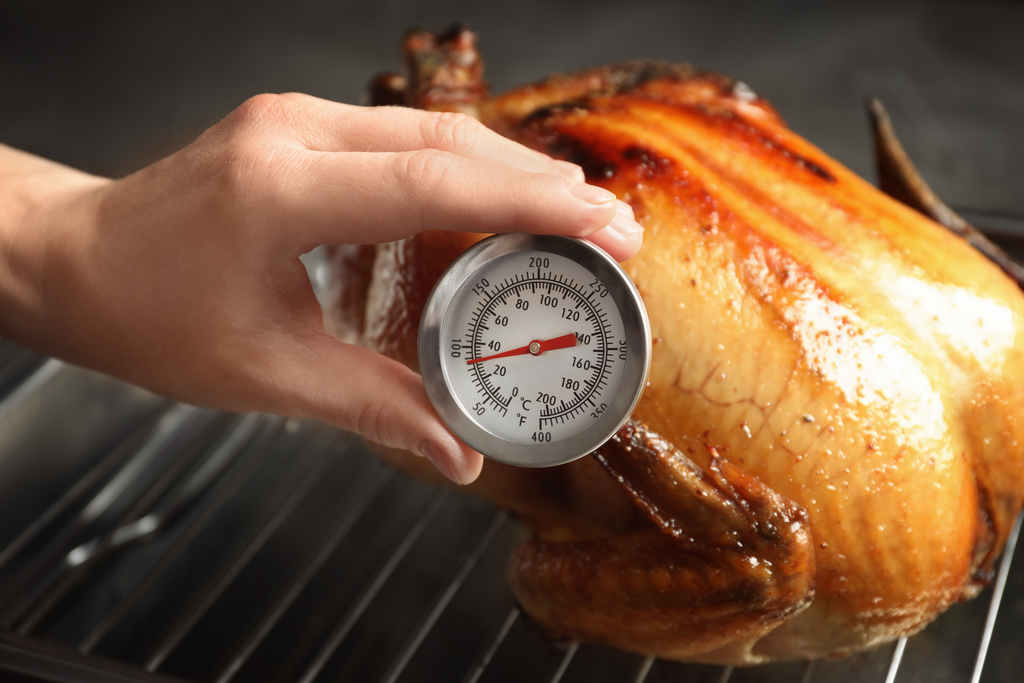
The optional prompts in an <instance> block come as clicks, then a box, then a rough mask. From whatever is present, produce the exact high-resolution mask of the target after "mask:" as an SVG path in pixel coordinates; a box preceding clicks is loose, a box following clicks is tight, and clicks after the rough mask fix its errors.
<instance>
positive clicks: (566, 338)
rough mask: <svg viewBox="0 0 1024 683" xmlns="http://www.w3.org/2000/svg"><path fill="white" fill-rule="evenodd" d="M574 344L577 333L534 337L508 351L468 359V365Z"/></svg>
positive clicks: (535, 353)
mask: <svg viewBox="0 0 1024 683" xmlns="http://www.w3.org/2000/svg"><path fill="white" fill-rule="evenodd" d="M573 346H576V333H575V332H570V333H569V334H563V335H562V336H561V337H554V338H552V339H534V340H533V341H531V342H530V343H529V344H527V345H526V346H520V347H518V348H515V349H509V350H508V351H502V352H501V353H495V354H493V355H490V356H484V357H483V358H471V359H469V360H467V361H466V365H472V364H473V363H483V362H484V361H485V360H494V359H495V358H508V357H509V356H525V355H526V354H531V355H534V356H539V355H540V354H542V353H544V352H545V351H554V350H556V349H568V348H570V347H573Z"/></svg>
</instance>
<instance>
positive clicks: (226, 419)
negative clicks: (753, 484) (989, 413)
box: [0, 221, 1024, 683]
mask: <svg viewBox="0 0 1024 683" xmlns="http://www.w3.org/2000/svg"><path fill="white" fill-rule="evenodd" d="M1015 227H1019V228H1020V229H1021V231H1022V232H1024V221H1020V224H1019V226H1016V224H1015ZM0 501H3V508H2V509H3V514H2V515H0V673H6V675H7V676H8V677H10V678H11V680H15V681H38V680H51V681H75V682H84V683H92V682H95V683H101V682H107V681H119V682H120V681H125V682H127V681H141V682H145V681H172V680H199V681H217V682H218V683H228V682H231V681H301V682H303V683H307V682H312V681H383V682H386V683H399V682H401V683H415V682H416V681H457V682H458V681H461V682H463V683H493V682H497V681H551V682H552V683H558V682H563V683H572V682H576V681H588V682H595V683H596V682H601V681H624V682H629V683H657V682H662V681H699V682H708V683H712V682H714V683H726V682H727V681H728V682H730V683H733V682H735V683H742V682H743V681H760V682H769V683H771V682H775V681H800V682H802V683H808V682H811V681H850V682H860V681H872V682H877V681H885V682H886V683H893V682H896V681H900V682H903V681H919V680H920V681H924V680H927V681H939V682H942V681H971V683H977V682H979V681H1010V680H1019V678H1020V670H1019V669H1020V664H1021V661H1022V659H1021V654H1020V637H1019V635H1018V634H1019V633H1020V632H1021V627H1022V626H1024V571H1017V572H1016V573H1012V572H1011V571H1010V569H1011V564H1012V562H1013V560H1014V555H1015V554H1018V550H1017V547H1016V546H1017V538H1018V535H1019V532H1020V521H1019V520H1018V523H1017V525H1016V526H1015V527H1014V529H1013V533H1012V534H1011V537H1010V540H1009V542H1008V544H1007V548H1006V552H1005V554H1004V556H1003V558H1002V561H1001V562H1000V564H999V567H998V572H997V576H996V580H995V581H994V582H993V585H992V586H991V587H989V588H988V589H987V590H986V592H985V593H984V594H983V595H982V596H980V597H978V598H976V599H975V600H972V601H969V602H966V603H963V604H960V605H957V606H955V607H953V608H952V609H950V610H949V611H948V612H947V613H946V614H944V615H943V616H942V617H940V618H939V619H938V620H937V621H936V622H935V623H933V624H932V625H931V626H929V627H928V629H926V630H925V631H924V632H923V633H921V634H919V635H918V636H915V637H914V638H911V639H909V640H906V639H904V640H900V641H898V642H896V643H894V644H891V645H888V646H885V647H882V648H880V649H877V650H874V651H871V652H867V653H864V654H861V655H857V656H854V657H852V658H848V659H843V660H835V661H816V662H810V663H782V664H775V665H768V666H763V667H755V668H750V669H731V668H723V667H714V666H703V665H689V664H679V663H673V662H667V661H662V660H656V659H653V658H645V657H641V656H638V655H633V654H629V653H624V652H619V651H616V650H612V649H609V648H603V647H598V646H593V645H588V644H578V643H555V642H551V641H550V640H549V639H548V638H546V637H545V636H544V635H543V634H542V633H541V632H540V631H538V630H537V629H536V627H535V626H534V625H533V624H532V623H531V622H530V620H529V619H528V618H526V617H525V616H524V615H523V614H522V613H521V612H520V611H519V609H518V607H517V606H516V604H515V602H514V600H513V597H512V595H511V593H510V592H509V590H508V588H507V586H506V584H505V580H504V564H505V560H506V558H507V556H508V554H509V552H510V551H511V549H512V548H513V547H514V546H515V545H516V544H517V543H518V542H519V541H520V540H521V539H522V538H523V535H524V530H523V529H522V528H521V527H520V526H519V525H518V523H517V522H515V520H513V519H511V518H510V517H509V516H508V515H506V514H505V513H504V512H502V511H500V510H497V509H495V508H493V507H491V506H490V505H489V504H487V503H484V502H481V501H478V500H476V499H473V498H471V497H468V496H464V495H460V494H458V493H456V492H452V491H447V490H441V489H436V488H433V487H431V486H429V485H426V484H424V483H421V482H418V481H415V480H413V479H410V478H407V477H405V476H403V475H400V474H397V473H395V472H394V471H392V470H390V469H389V468H388V467H386V466H384V465H382V464H381V463H380V462H378V461H377V459H376V458H374V457H373V456H372V455H370V454H369V453H368V452H367V451H366V450H365V449H364V447H363V446H362V444H361V442H359V441H358V440H356V439H354V438H353V437H351V436H349V435H346V434H343V433H339V432H335V431H333V430H330V429H327V428H326V427H324V426H322V425H317V424H308V423H300V422H295V421H287V420H283V419H281V418H276V417H272V416H263V415H247V416H236V415H225V414H220V413H215V412H211V411H207V410H202V409H199V408H195V407H191V406H185V405H179V404H173V403H170V402H168V401H166V400H164V399H161V398H159V397H156V396H153V395H151V394H148V393H146V392H144V391H141V390H139V389H137V388H134V387H130V386H128V385H124V384H121V383H118V382H116V381H114V380H111V379H108V378H105V377H102V376H99V375H96V374H94V373H90V372H88V371H84V370H81V369H78V368H75V367H72V366H68V365H65V364H63V363H60V362H58V361H55V360H47V359H44V358H41V357H39V356H36V355H34V354H31V353H30V352H27V351H24V350H22V349H19V348H18V347H16V346H14V345H10V344H5V345H2V346H0ZM1020 552H1024V551H1020ZM1022 561H1024V560H1018V563H1020V562H1022ZM5 680H6V679H5Z"/></svg>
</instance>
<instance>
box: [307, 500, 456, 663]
mask: <svg viewBox="0 0 1024 683" xmlns="http://www.w3.org/2000/svg"><path fill="white" fill-rule="evenodd" d="M447 497H448V491H444V492H442V493H441V494H440V495H438V496H437V497H435V498H434V500H433V502H431V504H430V506H429V507H428V508H427V509H426V510H425V511H424V512H423V514H422V515H421V516H420V518H419V520H417V522H416V524H414V525H413V526H412V528H411V529H409V532H408V533H407V534H406V535H405V538H403V539H402V542H401V543H399V544H398V546H397V547H395V550H394V552H393V553H391V556H390V557H389V558H388V560H387V562H385V563H384V566H383V567H381V568H380V571H379V572H377V575H376V576H375V577H374V579H373V581H372V582H371V583H370V585H369V586H368V587H367V589H366V591H365V592H364V593H363V595H362V597H360V598H359V601H358V602H357V603H356V604H355V605H354V606H353V607H352V608H351V609H350V610H349V611H348V613H347V614H346V615H345V617H344V618H343V619H342V620H341V621H340V622H339V623H338V625H337V626H336V627H335V629H334V631H333V632H332V633H331V635H330V636H329V637H328V638H327V641H326V642H325V643H324V645H323V647H321V648H320V651H319V652H318V653H317V656H316V657H315V658H314V659H313V662H312V664H310V665H309V667H308V668H307V669H306V671H305V672H304V673H303V675H302V677H301V678H299V683H311V682H312V681H313V679H315V678H316V676H317V674H319V673H320V670H321V669H323V667H324V665H325V664H327V661H328V660H329V659H330V658H331V655H332V654H334V651H335V650H336V649H338V646H339V645H340V644H341V642H342V641H343V640H344V639H345V637H346V636H347V635H348V632H349V631H350V630H351V629H352V626H353V625H354V624H355V623H356V620H358V619H359V617H360V616H362V614H363V612H365V611H366V608H367V607H369V606H370V603H371V602H372V601H373V599H374V598H375V597H376V596H377V593H378V592H379V591H380V589H381V588H382V587H383V586H384V582H385V581H387V580H388V577H389V576H391V573H392V572H393V571H394V570H395V567H397V566H398V563H399V562H401V561H402V558H403V557H405V554H406V553H407V552H409V549H410V548H411V547H412V545H413V543H415V542H416V539H418V538H419V537H420V536H421V535H422V534H423V532H424V530H426V528H427V523H428V522H429V521H430V519H431V518H432V517H433V516H434V514H435V513H436V512H437V511H438V509H439V508H440V507H441V503H443V502H444V500H445V498H447Z"/></svg>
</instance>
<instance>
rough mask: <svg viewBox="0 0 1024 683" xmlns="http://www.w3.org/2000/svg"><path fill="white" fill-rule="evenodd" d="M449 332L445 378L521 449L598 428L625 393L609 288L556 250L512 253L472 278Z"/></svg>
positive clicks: (454, 306)
mask: <svg viewBox="0 0 1024 683" xmlns="http://www.w3.org/2000/svg"><path fill="white" fill-rule="evenodd" d="M441 335H442V338H443V339H444V340H445V343H446V351H447V353H446V354H445V358H444V362H443V364H444V375H445V379H446V381H447V382H448V385H449V387H450V389H451V391H452V393H453V394H454V395H455V398H456V400H457V401H458V402H459V404H460V405H461V406H462V409H463V410H464V411H465V412H466V413H467V414H469V415H470V416H471V417H472V419H474V420H475V421H476V422H477V423H478V424H479V425H480V426H482V427H484V428H485V429H486V430H488V431H489V432H491V433H492V434H494V435H496V436H498V437H501V438H502V439H504V440H506V441H509V442H511V443H517V444H531V443H534V444H541V443H550V442H555V441H560V440H564V439H565V438H567V437H571V436H574V435H576V434H578V433H579V432H581V431H583V430H585V429H586V428H588V427H589V426H590V425H592V424H593V422H594V420H595V419H597V418H599V417H601V416H602V415H603V414H604V412H605V411H606V410H607V409H608V405H609V399H608V396H609V393H610V392H615V391H617V390H619V389H620V387H619V384H620V380H621V377H622V370H623V366H624V362H625V360H626V359H627V357H628V353H629V349H628V347H627V344H626V338H625V330H624V328H623V324H622V315H621V314H620V313H619V310H618V307H617V306H616V304H615V302H614V300H613V299H612V298H611V297H610V296H609V292H608V288H607V287H606V285H605V284H604V283H603V282H602V281H601V280H599V279H598V278H597V277H596V276H595V275H594V274H593V273H590V272H588V271H587V270H586V269H585V268H583V266H581V265H579V264H578V263H576V262H575V261H572V260H571V259H568V258H566V257H564V256H560V255H558V254H553V253H549V252H533V253H515V254H509V255H506V256H503V257H501V258H498V259H496V260H495V261H493V262H491V263H490V264H488V267H487V268H486V269H485V270H484V272H478V273H476V274H475V277H472V278H469V279H468V280H467V281H466V282H465V283H463V285H462V286H461V287H460V288H459V289H458V291H457V292H456V294H455V297H454V299H453V300H452V302H451V304H450V305H449V308H448V312H447V314H446V315H445V316H444V319H443V322H442V324H441Z"/></svg>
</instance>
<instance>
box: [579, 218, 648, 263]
mask: <svg viewBox="0 0 1024 683" xmlns="http://www.w3.org/2000/svg"><path fill="white" fill-rule="evenodd" d="M587 239H588V240H590V241H592V242H596V243H598V244H600V245H601V246H602V247H604V248H605V249H606V250H608V251H610V252H612V253H614V254H615V255H616V257H617V258H618V259H619V260H625V259H627V258H630V257H631V256H633V255H634V254H635V253H636V252H637V251H638V250H639V249H640V247H641V246H642V245H643V240H644V234H643V232H633V233H629V234H623V233H621V232H619V231H618V230H616V229H615V228H613V227H612V226H610V225H609V226H608V227H607V228H601V229H600V230H598V231H597V232H595V233H594V234H592V235H590V236H589V237H587Z"/></svg>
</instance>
